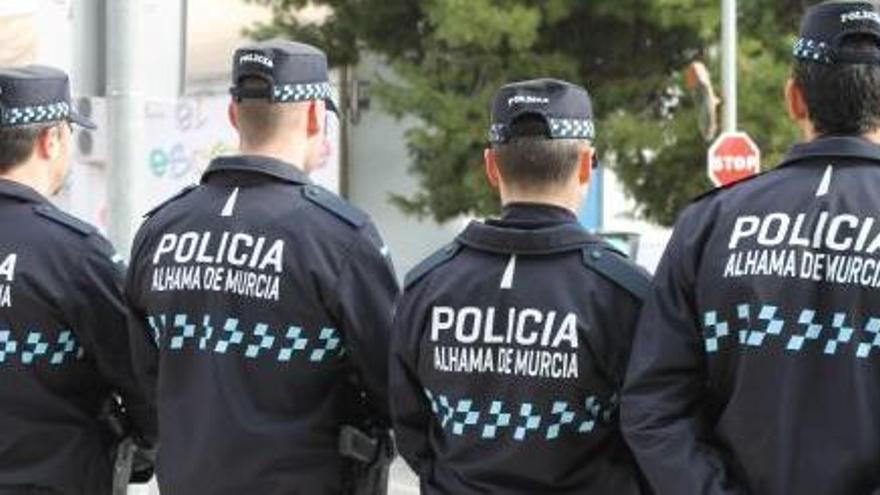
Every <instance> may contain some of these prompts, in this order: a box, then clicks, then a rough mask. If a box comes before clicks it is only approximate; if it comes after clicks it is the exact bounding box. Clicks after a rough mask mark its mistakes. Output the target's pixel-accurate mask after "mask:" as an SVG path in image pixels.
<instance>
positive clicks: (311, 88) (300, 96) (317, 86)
mask: <svg viewBox="0 0 880 495" xmlns="http://www.w3.org/2000/svg"><path fill="white" fill-rule="evenodd" d="M274 95H275V101H279V102H283V103H286V102H294V101H309V100H326V99H329V98H331V97H332V96H333V88H332V87H331V86H330V83H326V82H323V83H309V84H284V85H281V86H275V89H274Z"/></svg>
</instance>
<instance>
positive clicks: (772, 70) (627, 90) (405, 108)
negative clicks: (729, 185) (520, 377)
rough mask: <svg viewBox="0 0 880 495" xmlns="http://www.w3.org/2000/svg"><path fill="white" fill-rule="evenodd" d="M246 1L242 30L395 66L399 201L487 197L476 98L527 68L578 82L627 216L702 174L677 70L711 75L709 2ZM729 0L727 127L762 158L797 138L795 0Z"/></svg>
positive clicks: (446, 209) (716, 21) (430, 206)
mask: <svg viewBox="0 0 880 495" xmlns="http://www.w3.org/2000/svg"><path fill="white" fill-rule="evenodd" d="M248 1H250V2H252V3H257V4H262V5H265V6H267V7H268V8H271V10H272V13H273V20H272V22H271V23H270V24H266V25H259V26H256V27H255V28H254V29H253V30H252V32H251V34H253V35H254V36H256V37H259V38H267V37H273V36H279V35H280V36H285V37H289V38H294V39H298V40H302V41H306V42H311V43H314V44H316V45H318V46H321V47H324V48H325V49H326V50H327V51H328V53H329V54H330V57H331V61H332V62H333V63H334V64H337V65H339V64H354V63H357V61H358V58H359V55H360V54H362V53H364V51H371V52H374V53H377V54H380V55H382V56H383V57H384V58H385V60H387V62H388V63H389V64H390V65H391V66H392V67H393V68H394V69H395V71H396V73H397V74H398V75H399V76H400V78H399V82H397V83H392V82H388V81H383V82H382V84H381V85H380V88H379V91H378V93H379V96H380V98H381V101H382V102H383V103H384V104H385V106H386V107H387V109H389V110H390V111H391V112H392V113H393V114H395V115H398V116H401V117H402V116H410V117H416V118H417V120H416V121H417V122H419V124H418V125H417V126H415V127H413V128H411V129H410V130H409V131H408V133H407V146H408V149H409V151H410V154H411V156H412V159H413V161H412V171H413V172H414V173H415V174H416V176H417V177H418V178H419V180H420V183H421V191H420V192H419V193H417V194H416V195H414V196H413V197H401V196H395V197H393V198H392V200H393V201H394V202H395V203H396V204H397V205H398V206H399V207H401V208H403V209H404V210H405V211H407V212H408V213H411V214H413V215H418V216H427V215H431V216H433V217H434V218H436V219H437V220H446V219H449V218H452V217H455V216H457V215H459V214H462V213H476V214H481V215H483V214H489V213H492V212H494V211H495V210H496V209H497V200H496V199H495V197H494V194H493V193H492V192H491V191H490V190H489V189H488V187H487V185H486V183H485V180H484V178H483V172H482V150H483V148H484V147H485V146H486V129H487V127H488V121H489V115H488V114H489V108H488V107H489V105H488V103H489V101H490V99H491V97H492V95H493V94H494V92H495V90H496V89H497V88H498V87H499V86H500V85H502V84H504V83H506V82H509V81H514V80H519V79H531V78H535V77H547V76H549V77H557V78H562V79H568V80H571V81H577V82H580V83H581V84H583V85H585V86H586V87H587V88H588V89H589V90H590V91H591V93H592V94H593V96H594V99H595V103H596V107H597V111H598V114H599V116H600V122H599V127H598V129H599V142H598V143H597V145H598V147H599V149H600V152H601V153H602V155H603V156H605V157H606V158H607V159H606V160H605V161H606V163H610V164H611V165H612V166H613V167H614V168H615V170H616V171H617V173H618V175H619V176H620V178H621V180H622V182H623V184H624V186H625V188H626V190H627V192H628V193H629V194H630V195H632V196H633V197H634V198H635V199H636V202H637V204H638V205H639V208H638V212H637V213H638V214H639V215H640V216H642V217H645V218H647V219H649V220H653V221H656V222H659V223H661V224H666V225H669V224H671V223H672V222H674V220H675V217H676V215H677V213H678V211H679V210H680V209H681V208H682V207H683V206H684V205H686V204H687V203H688V202H689V201H690V198H692V197H694V196H696V195H697V194H699V193H700V192H702V191H704V190H707V189H708V188H710V187H711V186H710V184H709V181H708V180H707V179H706V177H705V161H706V157H705V154H706V149H707V144H706V143H705V142H704V141H703V140H702V138H701V137H700V135H699V132H698V129H697V124H696V122H697V108H696V103H695V102H694V101H693V99H692V98H691V97H690V95H689V94H688V93H687V90H686V89H685V88H684V81H683V77H682V70H683V69H684V68H685V67H686V66H687V65H688V64H689V63H690V62H691V61H693V60H697V59H700V60H703V61H705V62H706V63H707V65H709V67H710V69H714V70H713V74H716V75H717V69H718V67H719V64H718V62H719V60H718V55H717V54H718V49H717V44H718V38H719V36H720V18H719V16H720V12H719V7H720V2H719V1H717V0H590V1H584V0H248ZM739 3H740V7H739V13H740V29H741V34H740V48H739V51H740V55H741V57H740V69H741V72H740V103H739V108H740V118H741V127H742V128H743V129H744V130H746V131H747V132H749V133H750V134H751V135H752V136H753V137H754V138H755V140H756V141H757V142H758V144H759V146H761V148H762V150H763V151H764V163H765V164H773V163H776V162H778V161H779V158H780V156H781V154H783V153H784V152H785V150H786V148H787V147H788V146H789V145H790V144H791V143H792V142H793V141H794V140H795V139H796V137H797V133H796V130H795V129H794V127H793V126H792V125H791V124H790V123H789V122H788V119H787V118H786V117H785V110H784V104H783V99H782V91H783V86H784V83H785V80H786V78H787V76H788V71H789V59H788V56H789V55H788V54H789V50H790V47H791V42H792V41H793V37H794V32H795V28H796V24H797V20H798V18H799V16H800V15H801V13H802V12H803V10H804V8H805V7H806V4H807V2H806V0H774V1H773V2H767V1H766V0H740V2H739ZM307 5H321V6H326V7H329V8H330V9H331V11H332V14H331V15H330V17H329V18H328V19H327V20H326V21H325V22H324V23H322V24H320V25H314V24H304V23H301V22H300V21H298V20H297V17H296V15H295V13H296V12H297V11H298V10H299V9H301V8H303V7H305V6H307ZM716 79H717V78H716ZM716 82H717V81H716ZM397 84H400V85H402V86H404V87H405V90H404V91H400V90H399V88H398V87H397V86H396V85H397Z"/></svg>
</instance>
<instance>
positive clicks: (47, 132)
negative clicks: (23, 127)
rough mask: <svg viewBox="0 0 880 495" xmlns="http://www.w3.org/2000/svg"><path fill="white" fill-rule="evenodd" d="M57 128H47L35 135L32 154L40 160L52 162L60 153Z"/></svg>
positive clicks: (59, 137)
mask: <svg viewBox="0 0 880 495" xmlns="http://www.w3.org/2000/svg"><path fill="white" fill-rule="evenodd" d="M59 132H60V131H59V130H58V127H57V126H53V127H49V128H46V129H43V130H42V131H40V133H39V134H37V139H36V140H35V142H34V151H33V152H34V153H36V155H37V157H38V158H40V159H41V160H54V159H55V158H58V155H59V154H60V153H61V136H59Z"/></svg>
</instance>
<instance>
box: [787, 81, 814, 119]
mask: <svg viewBox="0 0 880 495" xmlns="http://www.w3.org/2000/svg"><path fill="white" fill-rule="evenodd" d="M785 103H786V106H787V107H788V115H789V117H791V118H792V120H794V121H796V122H803V121H804V120H809V118H810V111H809V109H808V108H807V101H806V98H804V91H803V90H802V89H801V87H800V86H799V85H798V83H797V82H796V81H795V80H794V79H793V78H789V79H788V82H787V83H786V84H785Z"/></svg>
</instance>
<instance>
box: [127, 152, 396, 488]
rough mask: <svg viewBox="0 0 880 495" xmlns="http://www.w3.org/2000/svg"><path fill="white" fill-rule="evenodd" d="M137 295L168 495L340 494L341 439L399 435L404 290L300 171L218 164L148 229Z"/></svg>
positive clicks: (136, 250)
mask: <svg viewBox="0 0 880 495" xmlns="http://www.w3.org/2000/svg"><path fill="white" fill-rule="evenodd" d="M126 292H127V295H128V297H129V300H130V302H131V307H132V312H133V315H134V320H135V321H136V322H137V324H138V326H139V332H138V334H137V335H136V336H135V337H134V338H133V342H134V343H135V346H136V357H137V362H138V364H139V366H138V369H139V371H140V373H141V375H142V376H143V378H144V380H145V381H146V382H147V383H153V384H154V385H153V386H154V387H155V388H154V391H155V400H156V403H157V404H158V410H159V436H160V440H159V443H160V444H159V459H158V466H157V467H158V477H159V485H160V489H161V490H162V493H163V495H195V494H205V495H226V494H228V495H242V494H261V495H294V494H303V495H306V494H307V495H324V494H327V495H330V494H333V495H335V494H339V493H342V491H343V486H344V479H345V472H346V461H345V459H343V458H342V457H341V456H340V454H339V449H338V435H339V430H340V427H341V426H342V425H345V424H360V422H361V421H362V420H371V421H372V422H373V423H374V424H384V425H386V426H387V425H388V422H389V419H388V406H387V359H388V348H389V343H388V335H389V333H390V330H391V317H392V311H393V302H394V299H395V297H396V296H397V293H398V286H397V282H396V279H395V277H394V274H393V270H392V267H391V264H390V262H389V260H388V257H387V249H386V248H385V247H384V245H383V244H382V242H381V240H380V239H379V235H378V233H377V232H376V229H375V228H374V227H373V224H372V223H371V222H370V220H369V219H368V218H367V216H366V215H365V214H364V213H362V212H361V211H359V210H356V209H355V208H354V207H352V206H351V205H349V204H348V203H346V202H345V201H343V200H342V199H340V198H338V197H337V196H336V195H334V194H332V193H330V192H328V191H326V190H324V189H321V188H319V187H317V186H314V185H312V184H311V183H310V182H309V180H308V178H306V177H305V175H303V174H302V173H301V172H299V171H298V170H297V169H295V168H294V167H293V166H292V165H290V164H287V163H283V162H280V161H277V160H273V159H270V158H265V157H255V156H235V157H224V158H219V159H217V160H215V161H214V162H212V163H211V165H210V166H209V168H208V170H207V171H206V173H205V176H204V178H203V181H202V184H201V185H199V186H198V187H195V188H193V189H190V190H187V191H185V192H183V193H182V194H181V195H180V196H179V197H177V198H175V199H173V200H171V201H170V202H168V203H167V204H165V205H163V206H161V207H160V208H159V209H158V210H157V211H155V212H154V213H152V214H151V215H150V218H149V219H148V220H147V221H146V222H145V223H144V225H143V227H142V228H141V230H140V232H139V233H138V235H137V238H136V239H135V243H134V247H133V251H132V266H131V276H130V278H129V281H128V284H127V289H126ZM362 399H365V400H362Z"/></svg>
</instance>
